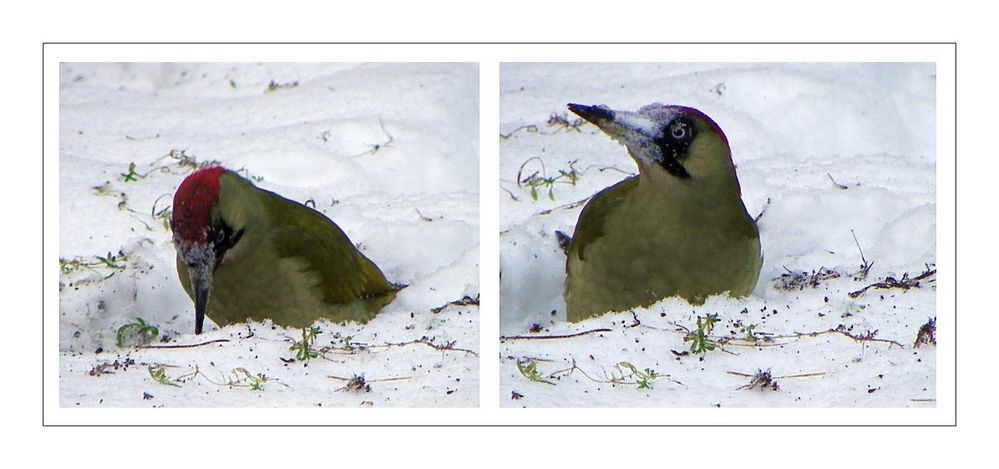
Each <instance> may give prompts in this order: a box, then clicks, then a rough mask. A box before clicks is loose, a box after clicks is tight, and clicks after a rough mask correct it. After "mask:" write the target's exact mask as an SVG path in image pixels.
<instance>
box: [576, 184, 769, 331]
mask: <svg viewBox="0 0 999 469" xmlns="http://www.w3.org/2000/svg"><path fill="white" fill-rule="evenodd" d="M651 182H655V181H647V180H641V179H640V177H639V176H635V177H632V178H629V179H626V180H624V181H622V182H620V183H618V184H616V185H614V186H611V187H609V188H607V189H605V190H603V191H601V192H600V193H598V194H597V195H595V196H594V197H593V198H592V199H591V200H590V202H589V203H588V204H587V205H586V206H585V207H584V208H583V210H582V212H581V213H580V216H579V220H578V221H577V224H576V229H575V232H574V234H573V239H572V243H571V244H570V246H569V250H568V256H567V260H566V274H567V280H566V296H565V299H566V308H567V313H568V319H569V320H570V321H580V320H582V319H585V318H589V317H592V316H597V315H601V314H604V313H606V312H608V311H622V310H627V309H630V308H633V307H636V306H647V305H650V304H652V303H655V302H656V301H658V300H660V299H662V298H667V297H671V296H679V297H681V298H684V299H686V300H688V301H690V302H692V303H701V302H703V301H704V299H705V298H706V297H707V296H709V295H714V294H720V293H724V292H729V293H730V294H731V295H733V296H743V295H747V294H749V293H750V292H751V291H752V290H753V288H754V287H755V286H756V282H757V279H758V278H759V272H760V268H761V266H762V257H761V254H760V240H759V232H758V231H757V227H756V224H755V223H754V222H753V220H752V218H750V217H749V215H748V213H747V212H746V209H745V206H744V205H743V204H742V200H741V199H740V198H739V197H738V196H737V191H735V190H732V191H731V192H732V195H734V197H728V198H725V197H719V198H715V199H713V198H712V197H711V196H710V194H713V193H716V192H717V191H715V190H711V189H710V188H704V187H683V186H674V187H664V186H662V185H653V184H649V183H651ZM684 184H686V183H684ZM704 194H709V196H707V197H705V196H704Z"/></svg>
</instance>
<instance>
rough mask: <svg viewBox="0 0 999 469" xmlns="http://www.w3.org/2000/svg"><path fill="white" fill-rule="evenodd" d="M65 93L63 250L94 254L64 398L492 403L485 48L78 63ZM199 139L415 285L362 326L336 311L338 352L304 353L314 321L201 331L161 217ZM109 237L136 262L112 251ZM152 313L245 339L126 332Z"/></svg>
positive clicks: (72, 325)
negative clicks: (344, 57)
mask: <svg viewBox="0 0 999 469" xmlns="http://www.w3.org/2000/svg"><path fill="white" fill-rule="evenodd" d="M59 102H60V116H59V119H60V122H59V124H60V127H59V146H60V149H59V174H60V184H59V210H60V227H59V230H60V231H59V232H60V247H59V254H60V258H61V259H63V260H64V261H67V262H71V261H74V260H75V261H79V262H80V263H82V264H87V266H82V267H81V266H77V267H74V266H73V265H72V264H68V265H66V268H65V269H64V273H63V274H62V276H61V278H60V285H59V291H60V294H59V337H60V340H59V349H60V373H59V375H60V379H59V389H60V405H61V406H63V407H76V406H80V407H94V406H122V407H181V406H190V407H236V406H266V407H281V406H298V407H303V406H374V407H385V406H421V407H430V406H453V407H473V406H476V405H478V396H479V391H478V382H479V367H478V356H477V354H478V344H479V338H478V329H479V328H478V325H479V318H478V306H477V301H474V300H476V299H477V298H478V295H479V282H478V279H479V274H478V262H479V261H478V259H479V249H478V240H479V235H478V184H477V182H478V174H479V167H478V70H477V66H476V65H475V64H432V63H426V64H248V63H242V64H208V63H198V64H182V63H141V64H140V63H131V64H100V63H88V64H82V63H68V64H62V65H61V67H60V93H59ZM181 152H183V153H182V154H183V155H185V156H187V157H193V158H196V159H197V161H199V162H205V161H211V160H215V161H219V162H221V163H222V164H223V165H225V166H226V167H228V168H231V169H234V170H243V174H244V175H245V176H248V177H252V178H254V180H255V181H257V184H258V185H259V186H261V187H263V188H266V189H269V190H273V191H276V192H278V193H280V194H282V195H284V196H286V197H289V198H291V199H294V200H297V201H300V202H303V203H304V202H307V201H311V202H310V205H311V204H312V203H314V204H315V207H316V208H317V209H318V210H320V211H322V212H323V213H325V214H326V215H327V216H329V217H330V218H332V219H333V220H334V221H335V222H336V223H337V224H338V225H339V226H340V227H341V228H342V229H343V230H344V231H345V232H346V233H347V234H348V236H350V238H351V240H352V241H353V242H355V243H356V244H358V246H359V247H360V249H361V250H362V251H363V252H364V253H365V254H366V255H367V256H368V257H370V258H371V259H372V260H373V261H375V263H377V264H378V265H379V266H380V267H381V268H382V270H383V271H384V272H385V274H386V276H387V277H388V278H389V279H390V280H391V281H393V282H397V283H402V284H408V287H407V288H405V289H404V290H403V291H402V292H400V293H399V295H398V297H397V299H396V300H395V301H394V302H393V303H392V304H390V305H389V306H387V307H386V308H385V309H383V311H382V312H381V313H380V314H379V315H378V316H377V317H376V318H375V319H374V320H372V321H371V322H370V323H368V324H367V325H365V326H363V327H362V326H359V325H357V324H352V323H348V324H330V323H326V322H321V323H320V324H319V327H320V329H321V331H322V332H321V334H320V335H319V336H318V338H316V340H315V342H314V348H317V349H319V348H321V347H327V349H326V353H325V354H324V355H323V357H321V358H316V359H312V360H309V361H305V362H303V361H298V360H291V359H293V358H294V357H295V352H293V351H291V350H290V347H291V346H292V345H293V344H294V343H295V342H296V341H299V340H301V336H302V331H300V330H296V329H284V328H280V327H273V326H272V325H270V324H259V323H255V324H249V325H233V326H229V327H225V328H222V329H218V328H216V327H215V326H214V325H209V324H207V323H206V333H205V334H203V335H201V336H195V335H194V334H193V329H194V321H193V319H194V312H193V304H192V302H191V300H190V299H189V298H188V297H187V295H186V294H185V293H184V291H183V289H182V288H181V286H180V282H179V281H178V280H177V274H176V271H175V267H174V256H175V252H174V249H173V245H172V243H171V235H170V232H169V230H168V228H167V226H165V225H164V223H163V219H162V218H157V217H156V214H157V213H160V211H161V210H163V209H165V208H168V207H169V205H170V204H171V202H172V195H173V192H174V191H175V190H176V188H177V186H178V184H179V183H180V182H181V181H182V180H183V178H184V176H185V175H186V174H188V173H189V172H190V168H189V167H184V166H182V165H181V164H180V159H181V156H180V155H181ZM171 154H172V155H173V157H170V156H169V155H171ZM130 163H135V168H134V172H135V173H138V174H139V175H140V176H138V177H133V178H134V179H136V180H134V181H127V180H126V179H127V178H126V177H124V176H123V174H128V173H129V164H130ZM158 168H161V169H158ZM108 254H111V255H113V256H115V258H116V260H117V263H118V264H119V265H122V266H123V268H122V269H115V268H111V267H108V266H106V265H104V266H102V265H94V264H99V261H98V260H97V257H98V256H100V257H105V256H107V255H108ZM462 300H464V301H462ZM470 300H472V301H470ZM451 302H458V303H460V304H449V303H451ZM444 306H446V307H444ZM441 307H444V308H441ZM439 308H440V309H439ZM137 318H142V319H143V320H144V321H145V322H146V323H148V324H151V325H154V326H156V327H157V328H158V332H159V335H158V336H157V337H156V340H155V341H154V342H153V344H151V345H156V346H161V345H170V346H172V345H183V344H188V345H189V344H198V343H201V342H206V341H211V340H216V339H228V342H217V343H212V344H209V345H202V346H198V347H192V348H176V349H150V348H137V347H134V346H131V345H126V346H125V347H121V348H119V347H118V346H117V345H116V335H117V331H118V330H119V328H120V327H122V326H124V325H126V324H129V323H135V322H136V321H137ZM435 347H436V348H435ZM448 347H450V349H447V348H448ZM442 348H443V349H444V350H441V349H442ZM115 365H117V366H115ZM243 370H245V372H244V371H243ZM156 372H160V373H162V377H163V381H164V382H165V383H170V384H162V383H159V382H157V381H155V380H154V379H153V374H154V373H156ZM258 375H264V376H266V377H267V379H268V380H267V381H265V382H263V383H262V389H252V388H251V384H253V380H251V379H250V378H249V377H248V376H252V377H258ZM355 375H357V376H363V377H364V379H365V381H366V384H367V385H368V386H370V389H366V388H364V387H363V386H357V387H358V388H360V389H353V388H351V389H348V386H347V385H348V380H349V379H351V378H352V377H354V376H355ZM354 384H358V383H357V382H355V383H354Z"/></svg>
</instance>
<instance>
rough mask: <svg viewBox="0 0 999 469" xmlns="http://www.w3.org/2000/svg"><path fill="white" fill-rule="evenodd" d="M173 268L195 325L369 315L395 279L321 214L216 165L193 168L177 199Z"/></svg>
mask: <svg viewBox="0 0 999 469" xmlns="http://www.w3.org/2000/svg"><path fill="white" fill-rule="evenodd" d="M171 227H172V229H173V243H174V246H175V247H176V249H177V274H178V275H179V276H180V283H181V285H183V287H184V290H185V291H186V292H187V294H188V296H190V297H191V299H192V300H194V318H195V321H194V333H195V334H201V331H202V328H203V325H204V320H205V316H207V317H208V318H210V319H211V320H212V321H214V322H215V323H216V324H217V325H219V326H224V325H227V324H232V323H239V322H246V321H251V320H252V321H263V320H265V319H270V320H272V321H273V322H274V324H277V325H280V326H287V327H307V326H310V325H311V324H312V323H313V322H315V321H316V320H317V319H319V318H327V319H330V320H332V321H356V322H361V323H364V322H367V321H368V320H370V319H371V318H373V317H374V316H375V314H377V313H378V311H379V310H381V308H382V307H383V306H385V305H387V304H388V303H390V302H392V300H393V299H394V298H395V294H396V291H397V288H396V287H395V286H394V285H392V284H391V283H389V281H388V280H386V279H385V276H384V275H383V274H382V272H381V270H379V269H378V266H376V265H375V264H374V263H373V262H371V260H369V259H368V258H367V257H365V256H364V254H361V252H360V251H358V250H357V248H355V247H354V244H353V243H351V242H350V239H348V238H347V235H346V234H344V232H343V231H342V230H340V228H339V227H338V226H337V225H336V224H335V223H333V221H331V220H330V219H329V218H326V216H324V215H323V214H321V213H319V212H317V211H316V210H313V209H311V208H309V207H306V206H305V205H302V204H300V203H298V202H295V201H292V200H288V199H286V198H284V197H281V196H280V195H278V194H275V193H273V192H270V191H266V190H263V189H260V188H258V187H256V186H254V185H253V184H252V183H251V182H250V181H247V180H246V179H243V178H242V177H240V176H239V175H238V174H236V173H234V172H232V171H229V170H226V169H224V168H222V167H218V166H216V167H211V168H206V169H200V170H198V171H196V172H194V173H192V174H191V175H189V176H188V177H187V178H186V179H184V181H183V182H181V184H180V187H178V188H177V193H176V194H175V195H174V199H173V215H172V218H171Z"/></svg>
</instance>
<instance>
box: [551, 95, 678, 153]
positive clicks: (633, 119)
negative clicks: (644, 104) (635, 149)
mask: <svg viewBox="0 0 999 469" xmlns="http://www.w3.org/2000/svg"><path fill="white" fill-rule="evenodd" d="M567 107H568V108H569V110H570V111H572V112H573V113H574V114H576V115H577V116H579V117H582V118H583V119H585V120H586V121H587V122H589V123H591V124H593V125H595V126H597V128H599V129H600V130H601V131H603V132H604V133H605V134H607V135H609V136H610V137H611V138H613V139H615V140H617V141H619V142H621V143H623V144H625V145H628V144H630V143H637V142H642V141H645V140H649V139H654V138H655V137H656V134H657V133H658V132H659V126H658V124H656V123H655V122H653V121H652V119H650V118H649V117H648V116H645V115H642V114H638V113H636V112H628V111H615V110H613V109H611V108H609V107H607V106H602V105H600V106H586V105H583V104H571V103H570V104H568V105H567Z"/></svg>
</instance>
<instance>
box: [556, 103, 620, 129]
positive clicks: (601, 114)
mask: <svg viewBox="0 0 999 469" xmlns="http://www.w3.org/2000/svg"><path fill="white" fill-rule="evenodd" d="M566 106H567V107H568V108H569V110H570V111H572V113H573V114H575V115H577V116H579V117H582V118H583V119H585V120H586V121H587V122H589V123H591V124H593V125H595V126H597V127H601V125H602V123H604V122H612V121H613V120H614V111H612V110H610V109H609V108H607V106H587V105H585V104H574V103H569V104H567V105H566Z"/></svg>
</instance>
